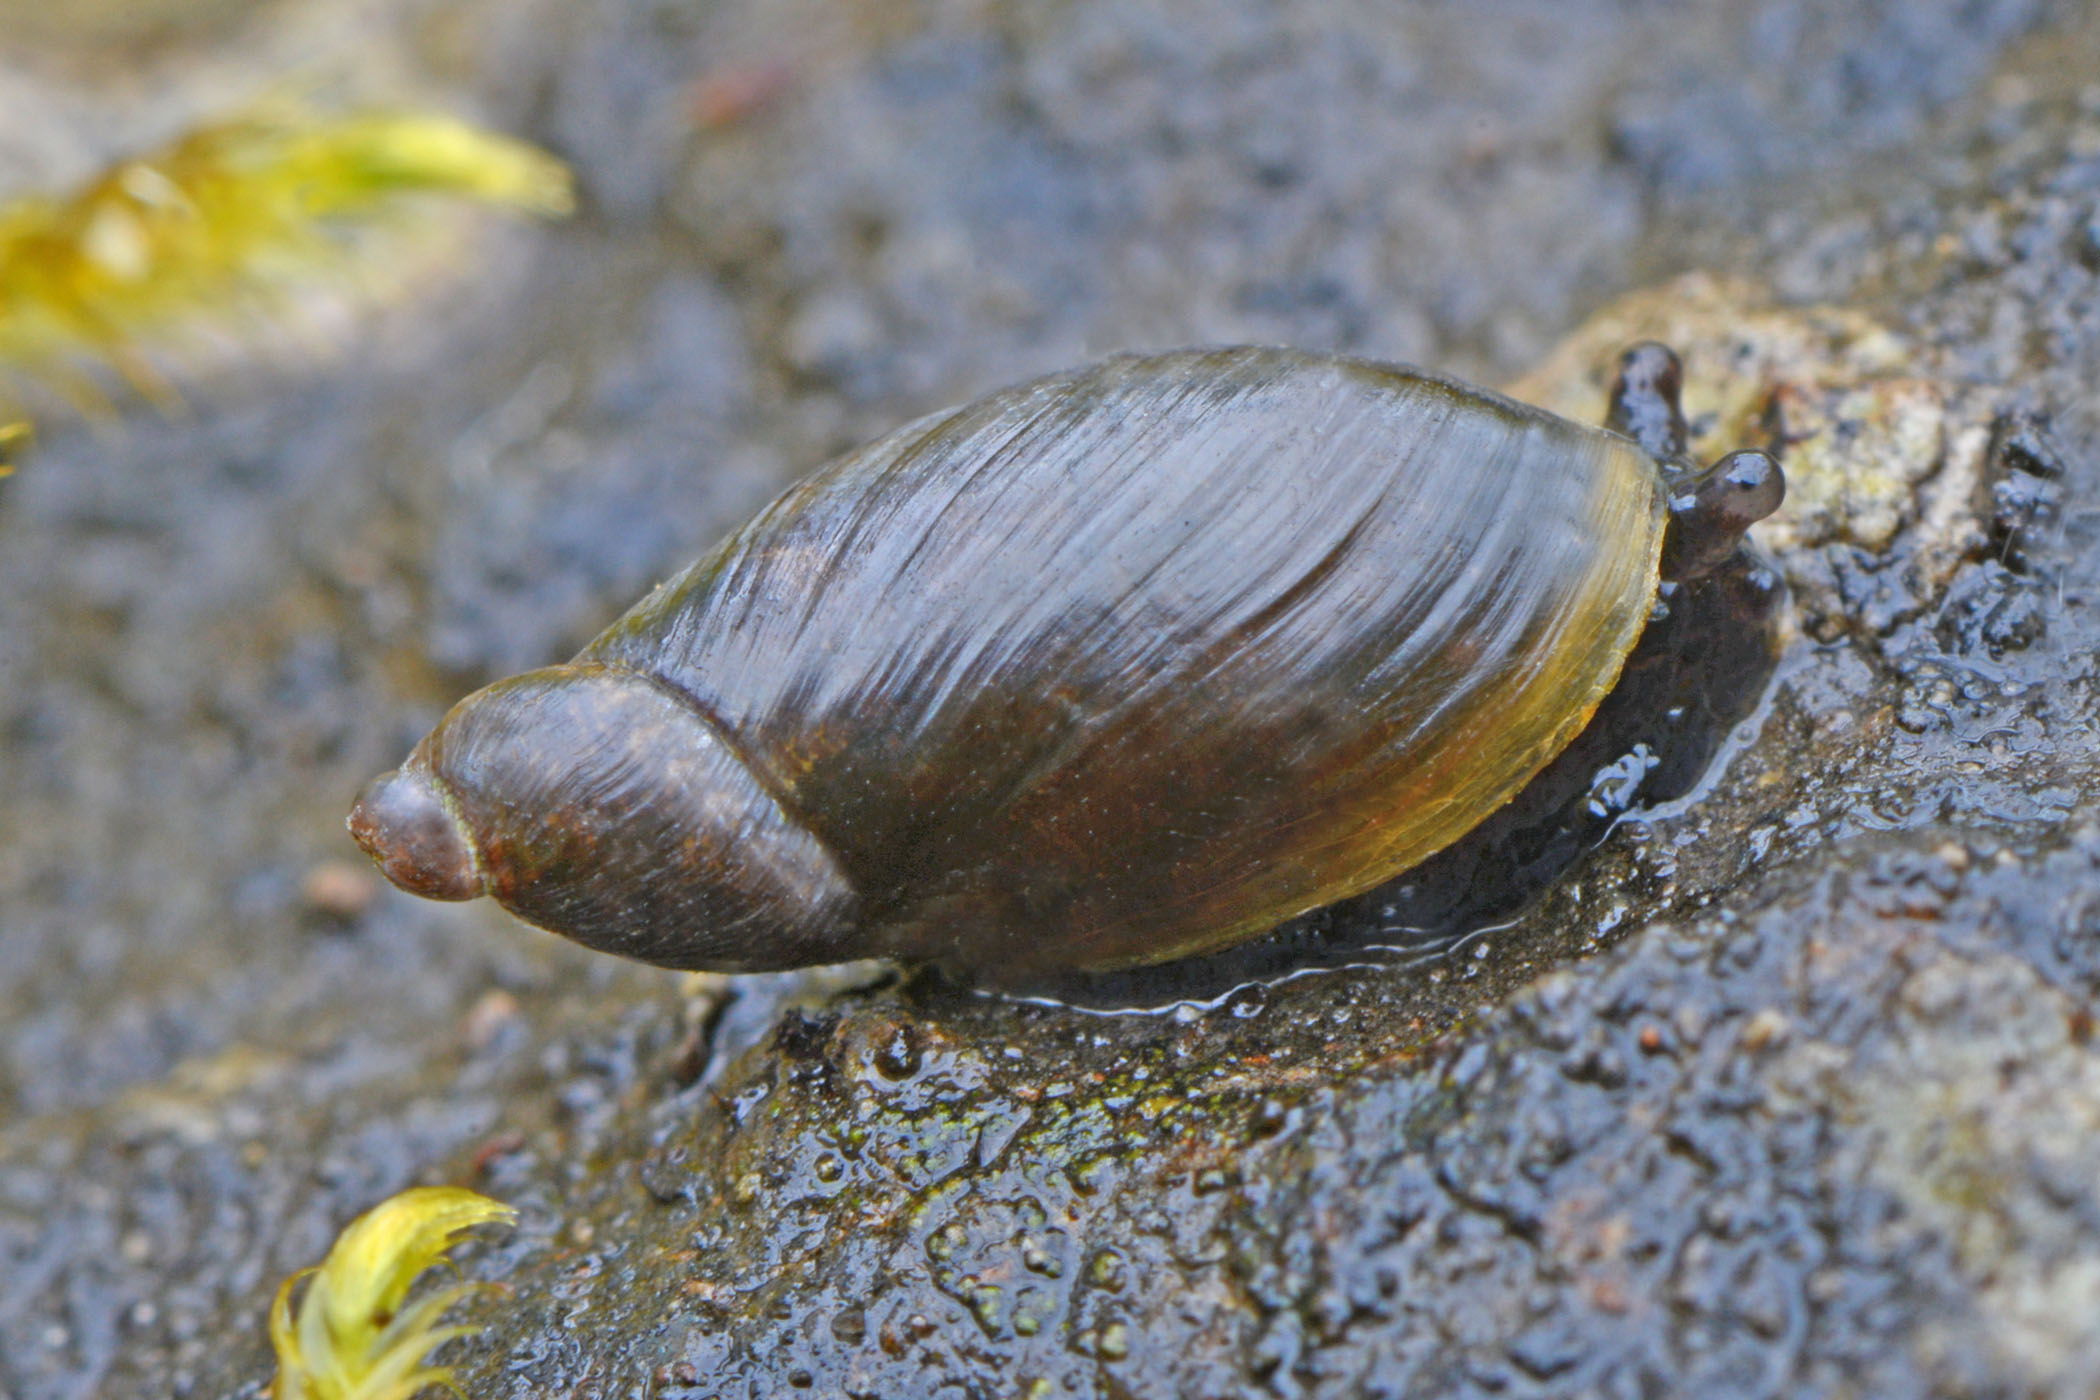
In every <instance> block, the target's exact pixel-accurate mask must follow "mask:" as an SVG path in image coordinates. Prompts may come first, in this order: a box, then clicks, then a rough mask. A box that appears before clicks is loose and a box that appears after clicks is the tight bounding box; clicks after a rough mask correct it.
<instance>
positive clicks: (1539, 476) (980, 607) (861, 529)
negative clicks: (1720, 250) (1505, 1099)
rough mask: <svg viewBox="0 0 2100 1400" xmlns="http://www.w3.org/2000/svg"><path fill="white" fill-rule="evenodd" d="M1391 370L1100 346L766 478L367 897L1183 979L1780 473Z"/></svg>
mask: <svg viewBox="0 0 2100 1400" xmlns="http://www.w3.org/2000/svg"><path fill="white" fill-rule="evenodd" d="M1680 378H1681V372H1680V368H1679V365H1678V361H1677V358H1676V356H1675V355H1674V354H1672V353H1671V352H1670V351H1669V350H1668V349H1667V348H1665V347H1663V346H1661V345H1656V344H1652V343H1650V344H1644V345H1640V346H1636V347H1634V348H1633V349H1631V350H1629V351H1628V352H1626V354H1625V355H1624V356H1623V357H1622V359H1621V362H1620V365H1619V373H1618V377H1617V379H1616V381H1615V382H1614V385H1613V389H1612V398H1611V407H1610V411H1609V415H1608V417H1607V420H1606V421H1607V424H1608V427H1607V428H1605V429H1598V428H1591V427H1587V426H1584V425H1580V424H1576V423H1573V422H1569V421H1567V420H1565V419H1561V418H1558V417H1555V416H1553V415H1551V414H1548V413H1546V412H1544V411H1542V410H1539V409H1535V408H1531V407H1528V406H1526V405H1523V404H1519V403H1516V402H1513V401H1511V400H1509V399H1506V398H1503V397H1501V396H1499V395H1497V394H1494V393H1491V392H1489V391H1487V390H1484V389H1479V388H1475V387H1472V386H1469V385H1466V384H1463V383H1460V382H1458V381H1456V380H1453V379H1449V378H1445V377H1442V376H1439V375H1436V374H1432V373H1428V372H1425V371H1422V370H1417V369H1413V368H1408V367H1404V366H1397V365H1388V364H1381V363H1376V362H1371V361H1366V360H1360V359H1353V358H1347V357H1342V356H1337V355H1323V354H1314V353H1308V352H1303V351H1295V350H1285V349H1274V348H1265V347H1241V348H1231V349H1220V350H1189V351H1177V352H1171V353H1165V354H1151V355H1122V356H1117V357H1113V358H1110V359H1107V360H1104V361H1101V362H1099V363H1097V364H1094V365H1091V366H1088V367H1085V368H1081V369H1076V370H1072V371H1069V372H1066V373H1062V374H1055V375H1051V376H1048V377H1046V378H1041V379H1037V380H1034V381H1032V382H1029V383H1025V384H1021V385H1018V386H1015V387H1012V388H1008V389H1005V390H1001V391H999V392H996V393H993V394H991V395H989V396H987V397H985V398H982V399H979V400H977V401H975V402H973V403H970V404H967V405H964V406H963V407H961V408H957V409H953V410H950V411H947V412H942V413H936V414H933V415H930V416H928V417H925V418H922V419H919V420H918V421H916V422H914V423H911V424H909V425H908V426H906V427H903V428H900V429H898V430H897V431H895V432H893V433H891V434H890V435H889V436H887V437H884V438H882V439H880V440H879V441H877V442H874V443H872V444H870V445H868V446H865V447H862V448H860V449H858V450H856V451H853V452H849V453H847V454H846V455H845V456H843V457H840V458H838V459H836V460H834V461H833V462H832V463H830V464H829V465H828V466H826V467H824V468H822V469H820V470H819V471H818V472H817V473H815V474H814V475H813V476H811V477H809V478H808V479H806V480H804V481H803V482H802V483H800V484H799V485H796V486H794V487H792V488H791V489H789V490H788V491H787V492H786V493H785V494H783V495H781V496H780V497H779V498H778V499H776V500H775V501H774V502H773V503H772V504H771V505H769V506H767V507H766V508H765V509H763V510H762V511H760V512H759V514H758V515H757V516H756V517H755V518H754V519H752V520H751V521H750V522H749V523H748V524H746V525H745V526H744V527H743V528H741V529H739V530H737V531H736V532H734V533H733V534H731V535H730V536H729V537H728V538H727V539H725V540H724V541H723V542H722V543H720V544H719V545H718V546H716V547H715V549H714V550H713V551H712V552H710V553H708V554H707V555H705V556H704V557H702V558H701V559H700V560H699V561H698V562H697V563H695V564H693V565H692V566H691V567H690V568H689V569H687V570H686V571H685V572H684V573H683V574H682V575H680V576H679V577H677V578H675V579H673V580H671V581H670V582H668V583H666V584H664V585H661V586H659V587H658V588H657V589H656V590H655V591H654V592H653V593H651V594H650V595H649V596H648V597H646V598H644V599H643V600H642V601H641V602H639V603H638V604H636V605H635V606H634V607H633V608H632V609H631V610H630V611H628V612H627V613H626V615H625V616H623V617H621V618H620V619H619V620H618V621H616V622H615V623H614V624H613V625H612V626H611V627H610V628H609V629H607V630H606V631H605V632H604V633H603V634H601V635H600V636H599V637H597V638H596V639H595V640H594V641H592V642H591V643H590V644H589V645H587V646H585V647H584V649H583V650H582V651H581V652H580V653H578V654H577V656H576V657H575V658H574V659H573V660H571V661H570V662H568V663H567V664H565V665H560V666H552V667H548V668H546V669H543V670H538V671H531V672H527V673H526V674H523V675H520V676H515V677H512V678H510V679H508V680H502V681H498V682H497V683H495V684H493V685H491V686H488V687H487V688H485V689H483V690H480V691H477V692H475V693H474V694H472V695H469V696H468V697H467V698H466V699H464V700H462V701H460V702H459V704H458V705H456V706H455V707H454V708H453V709H452V710H451V712H450V713H448V714H447V715H446V716H445V717H444V719H443V720H442V721H441V722H440V723H439V724H438V726H437V728H436V729H434V730H433V731H431V733H430V734H429V735H428V736H427V737H426V738H424V739H423V740H422V742H421V743H419V744H418V745H417V746H416V747H415V749H414V751H413V752H412V753H411V754H410V755H409V757H408V759H407V761H406V762H405V763H404V764H403V766H402V767H401V768H400V769H399V770H397V771H394V772H390V773H385V774H382V775H380V776H379V777H378V778H376V779H374V780H373V781H372V782H371V784H369V785H368V786H367V787H366V789H365V791H364V792H363V794H362V795H361V796H360V797H359V798H358V800H357V804H356V807H355V808H354V810H353V811H352V813H351V816H350V823H349V824H350V829H351V832H352V834H353V835H354V836H355V838H356V839H357V841H358V843H359V844H360V845H361V846H363V848H364V849H365V851H366V852H367V853H368V854H369V855H370V856H371V857H372V858H373V859H374V860H375V861H376V862H377V863H378V865H379V866H380V868H381V869H382V870H383V871H384V872H385V874H386V875H387V877H388V878H389V879H390V880H392V881H393V882H394V883H395V884H396V885H398V886H400V887H401V888H402V889H405V890H408V891H411V892H413V893H415V894H420V895H425V896H429V897H431V898H434V899H449V900H459V899H470V898H473V897H475V896H478V895H484V894H486V895H490V896H493V897H494V898H495V900H496V901H497V903H498V904H500V905H501V906H502V907H504V908H505V909H507V910H509V911H510V912H511V913H512V914H514V915H516V916H518V917H519V918H521V919H524V920H525V921H527V922H529V923H532V924H536V925H539V926H541V927H543V928H547V929H551V930H553V931H555V932H557V933H561V934H565V935H567V936H568V937H570V938H573V939H575V940H577V941H579V942H581V943H584V944H587V945H589V946H591V947H594V948H598V949H602V950H605V951H608V952H613V953H618V954H623V955H625V956H628V957H631V958H637V959H641V960H644V961H647V962H652V963H657V964H661V965H664V966H668V967H678V968H705V969H715V970H721V971H754V970H763V969H779V968H786V967H795V966H803V965H808V964H815V963H826V962H837V961H843V960H848V959H854V958H864V957H875V956H889V957H898V958H905V959H912V960H924V961H931V962H935V963H939V964H942V965H945V966H948V967H950V968H954V969H958V970H961V971H964V972H968V973H975V974H979V975H983V976H987V977H990V978H993V979H995V980H996V979H998V978H1000V977H1002V976H1007V975H1026V974H1030V973H1034V972H1040V971H1044V970H1072V971H1080V970H1086V971H1091V970H1102V969H1112V968H1118V967H1130V966H1135V965H1139V964H1144V963H1152V962H1160V961H1165V960H1168V959H1173V958H1179V957H1184V956H1188V955H1192V954H1196V953H1201V952H1208V951H1211V950H1215V949H1219V948H1222V947H1225V946H1227V945H1230V944H1232V943H1235V942H1238V941H1242V940H1245V939H1247V938H1250V937H1253V936H1254V935H1256V934H1259V933H1261V932H1263V931H1265V930H1267V929H1269V928H1271V927H1273V926H1275V925H1276V924H1278V923H1279V922H1281V921H1283V920H1285V919H1287V918H1289V917H1291V916H1293V915H1296V914H1299V913H1302V912H1304V911H1306V910H1308V909H1311V908H1316V907H1319V906H1322V905H1325V904H1329V903H1332V902H1334V901H1336V900H1338V899H1341V898H1343V897H1345V896H1348V895H1352V894H1355V893H1358V892H1360V891H1362V890H1365V889H1368V888H1370V887H1372V886H1374V885H1377V884H1379V883H1381V882H1383V881H1386V880H1388V879H1390V878H1391V877H1393V876H1394V875H1395V874H1397V873H1398V872H1401V871H1403V870H1406V869H1407V868H1409V867H1411V866H1412V865H1414V864H1415V863H1417V862H1419V861H1421V860H1423V859H1424V858H1425V857H1427V856H1429V855H1431V854H1432V853H1434V852H1436V851H1437V850H1439V849H1440V848H1442V847H1444V846H1446V845H1448V844H1449V843H1450V842H1452V841H1453V840H1455V839H1456V838H1458V837H1459V836H1461V835H1463V834H1464V833H1465V832H1466V831H1467V830H1468V829H1469V828H1472V827H1473V826H1475V825H1476V824H1478V823H1480V822H1481V821H1482V820H1483V819H1484V818H1486V817H1487V816H1489V815H1490V814H1492V813H1493V812H1495V811H1496V809H1497V808H1499V807H1501V806H1502V805H1503V804H1504V803H1505V802H1506V801H1507V800H1508V799H1509V798H1510V797H1511V796H1512V795H1513V794H1514V793H1516V792H1517V791H1518V790H1519V789H1520V788H1522V787H1523V785H1524V784H1525V782H1526V781H1527V780H1528V779H1529V778H1531V777H1532V775H1533V774H1535V773H1536V772H1538V770H1539V769H1541V768H1542V767H1544V766H1545V765H1546V764H1547V762H1548V761H1549V760H1551V759H1552V758H1553V757H1554V755H1555V754H1556V753H1558V752H1559V751H1560V750H1561V749H1562V748H1563V747H1565V746H1566V745H1567V744H1568V742H1569V741H1570V740H1571V739H1572V738H1573V737H1574V736H1575V735H1576V733H1577V732H1578V731H1579V730H1580V729H1581V728H1582V727H1583V724H1584V722H1585V721H1586V720H1587V719H1588V717H1589V715H1590V714H1591V712H1592V711H1593V710H1594V709H1595V708H1596V706H1597V704H1598V702H1599V701H1600V699H1602V697H1603V696H1604V695H1605V694H1606V693H1607V692H1608V691H1609V690H1610V689H1611V687H1612V685H1613V683H1614V681H1615V679H1616V678H1617V676H1618V674H1619V672H1620V668H1621V666H1622V663H1623V662H1624V661H1625V658H1626V656H1627V654H1628V652H1629V651H1630V650H1631V648H1632V647H1633V645H1634V642H1635V640H1636V638H1637V637H1638V636H1639V634H1640V632H1641V630H1642V628H1643V626H1644V625H1645V624H1646V622H1647V620H1648V618H1649V616H1650V614H1651V611H1652V610H1653V609H1654V607H1655V604H1656V602H1657V598H1658V589H1659V586H1660V581H1662V580H1673V579H1685V578H1691V577H1695V576H1697V575H1699V574H1701V573H1702V572H1704V571H1707V570H1709V569H1712V568H1713V567H1715V566H1716V565H1717V564H1718V563H1719V562H1721V561H1723V560H1725V559H1727V558H1729V557H1731V556H1732V555H1733V554H1734V553H1735V551H1736V549H1737V548H1738V544H1739V541H1740V539H1741V536H1742V534H1743V532H1744V530H1746V529H1747V528H1748V527H1749V525H1750V524H1752V523H1753V522H1754V521H1756V520H1758V519H1761V518H1762V517H1764V516H1765V515H1767V514H1769V513H1770V512H1771V511H1772V510H1774V509H1776V508H1777V506H1778V505H1779V503H1780V500H1781V498H1782V496H1783V494H1784V490H1785V484H1784V478H1783V477H1782V475H1781V472H1780V469H1779V466H1778V464H1777V463H1776V462H1775V461H1774V460H1773V459H1772V458H1771V457H1769V456H1767V455H1766V454H1764V453H1762V452H1758V451H1738V452H1732V453H1729V454H1728V455H1726V456H1724V457H1722V458H1720V459H1719V460H1718V461H1717V462H1715V463H1714V464H1713V465H1711V466H1710V467H1707V468H1706V469H1704V470H1699V469H1697V468H1696V467H1694V466H1693V465H1692V464H1691V463H1690V462H1689V461H1688V460H1687V459H1686V456H1685V448H1686V428H1685V421H1684V417H1683V414H1682V412H1681V410H1680V408H1679V404H1678V396H1679V386H1680Z"/></svg>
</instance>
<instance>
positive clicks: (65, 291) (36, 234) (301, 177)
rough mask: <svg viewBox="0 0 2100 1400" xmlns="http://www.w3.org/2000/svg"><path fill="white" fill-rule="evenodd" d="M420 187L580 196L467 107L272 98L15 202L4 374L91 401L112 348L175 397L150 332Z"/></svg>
mask: <svg viewBox="0 0 2100 1400" xmlns="http://www.w3.org/2000/svg"><path fill="white" fill-rule="evenodd" d="M415 195H448V196H453V197H460V198H466V199H473V200H479V201H482V202H485V203H489V204H495V205H500V206H504V207H508V208H512V209H518V210H522V211H525V212H528V213H534V214H544V215H559V214H565V213H567V212H569V210H570V209H571V208H572V207H573V203H574V198H573V194H572V191H571V186H570V179H569V171H568V168H567V167H566V166H564V165H563V164H562V163H561V162H560V161H558V160H556V159H555V158H554V157H553V156H551V155H548V154H547V153H546V152H545V151H542V150H540V149H538V148H537V147H535V146H531V145H528V144H526V143H524V142H521V141H515V140H512V139H510V138H508V137H505V136H499V135H495V134H493V133H491V132H487V131H483V130H481V129H480V128H478V127H474V126H471V125H469V124H467V123H465V122H462V121H458V120H456V119H454V118H452V117H447V116H439V115H433V114H428V113H386V112H380V113H365V114H361V115H355V116H350V117H343V118H333V119H321V118H315V117H311V116H307V115H304V114H301V113H297V112H290V111H271V112H264V113H256V114H251V115H248V116H245V117H242V118H239V119H236V120H233V121H230V122H226V123H223V124H220V125H215V126H208V127H204V128H201V129H199V130H196V131H192V132H190V133H189V134H188V135H186V136H184V137H183V138H182V139H180V140H178V141H176V142H175V143H174V144H172V145H170V146H168V147H167V148H166V149H164V150H162V151H159V152H156V153H154V154H151V155H147V156H142V157H140V158H138V159H135V160H128V161H125V162H123V163H122V164H120V165H117V166H115V167H113V168H111V169H110V170H108V171H106V172H104V173H103V174H102V176H100V177H99V178H98V179H96V180H95V181H94V182H93V183H91V184H90V185H88V186H87V187H86V188H84V189H82V190H80V191H78V192H77V193H75V194H73V195H71V196H70V197H67V198H64V199H43V198H30V199H23V200H18V201H16V202H15V203H13V204H11V205H7V206H4V207H0V371H5V370H10V369H12V370H14V371H15V372H17V373H24V374H30V375H34V376H37V377H41V378H44V379H47V380H49V381H50V382H52V383H53V384H54V385H55V386H56V387H58V388H59V389H61V390H62V391H64V392H67V393H69V394H70V395H71V396H72V397H73V398H75V399H76V401H84V402H85V403H87V404H93V403H94V402H95V401H96V400H98V399H99V397H100V395H99V393H98V392H97V391H96V390H95V389H94V387H93V385H92V383H90V382H87V381H85V380H84V378H83V376H82V375H81V371H80V369H79V366H78V363H77V362H78V361H81V360H88V361H100V362H104V363H107V364H110V365H113V366H115V367H116V368H117V369H118V370H119V371H120V372H121V373H123V374H124V375H125V376H126V378H128V379H129V380H130V381H131V382H132V383H133V384H134V385H135V386H136V387H137V388H138V389H140V391H141V392H143V393H145V394H146V395H147V396H148V397H149V398H153V399H156V400H158V401H160V402H162V403H163V404H166V403H169V402H171V399H172V395H171V394H170V392H169V391H168V390H167V389H166V388H165V386H164V385H163V384H162V382H161V380H160V379H159V377H158V376H157V375H156V374H155V373H154V372H153V371H152V369H151V368H150V367H149V366H148V365H147V364H146V362H145V360H144V359H143V358H142V356H141V354H140V351H139V348H138V347H139V345H140V344H141V342H142V341H146V340H149V339H151V338H153V337H155V336H161V335H165V334H168V333H171V332H174V331H178V330H180V329H184V328H186V327H187V326H188V325H190V324H191V323H196V322H208V321H210V320H212V319H214V318H223V317H224V315H225V314H226V312H227V311H228V310H229V309H238V308H241V307H243V306H244V305H245V306H253V305H255V304H258V303H259V302H262V301H264V300H265V299H266V298H268V297H269V296H271V295H273V294H279V293H282V292H283V291H284V290H286V289H288V288H289V287H291V286H294V285H296V284H297V283H298V282H299V281H300V280H301V279H303V278H307V277H310V276H312V275H313V274H314V273H315V272H316V271H317V270H323V269H326V268H327V267H329V266H330V265H331V264H333V263H335V262H338V261H340V260H341V258H342V256H343V254H344V251H345V246H346V242H347V240H348V238H349V236H350V235H352V234H353V233H355V232H356V231H357V229H358V228H359V227H360V226H362V225H364V224H367V223H370V222H372V221H374V220H375V219H377V218H379V217H381V216H383V215H384V214H386V213H387V212H389V211H390V210H392V209H394V208H395V207H397V206H398V205H400V204H401V203H402V201H403V200H405V199H406V198H408V197H410V196H415Z"/></svg>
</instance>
